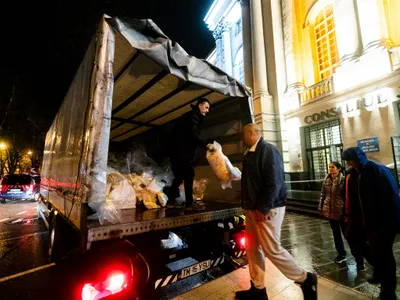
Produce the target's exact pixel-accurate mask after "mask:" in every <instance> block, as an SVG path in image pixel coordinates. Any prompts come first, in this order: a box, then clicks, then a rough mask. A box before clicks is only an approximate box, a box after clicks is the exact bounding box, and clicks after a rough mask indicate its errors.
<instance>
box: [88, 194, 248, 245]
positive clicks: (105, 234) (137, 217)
mask: <svg viewBox="0 0 400 300" xmlns="http://www.w3.org/2000/svg"><path fill="white" fill-rule="evenodd" d="M206 203H207V206H206V209H205V210H203V211H185V210H184V209H178V208H162V209H155V210H147V209H144V208H135V209H126V210H122V223H118V224H104V225H101V224H100V223H99V222H98V221H97V220H88V243H92V242H96V241H101V240H108V239H112V238H120V237H123V236H129V235H134V234H140V233H144V232H150V231H156V230H164V229H170V228H175V227H182V226H187V225H192V224H198V223H204V222H209V221H217V220H223V219H226V218H229V217H233V216H237V215H241V214H242V213H243V209H242V208H241V207H240V205H238V204H233V203H229V202H214V201H213V202H208V201H207V202H206ZM88 246H89V247H90V244H89V245H88Z"/></svg>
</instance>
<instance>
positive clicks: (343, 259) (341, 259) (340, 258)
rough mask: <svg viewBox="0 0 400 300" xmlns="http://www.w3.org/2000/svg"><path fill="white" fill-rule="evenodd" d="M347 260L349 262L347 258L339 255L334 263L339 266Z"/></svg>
mask: <svg viewBox="0 0 400 300" xmlns="http://www.w3.org/2000/svg"><path fill="white" fill-rule="evenodd" d="M346 260H347V257H346V256H342V255H338V256H336V257H335V259H334V260H333V261H334V262H335V263H337V264H341V263H342V262H344V261H346Z"/></svg>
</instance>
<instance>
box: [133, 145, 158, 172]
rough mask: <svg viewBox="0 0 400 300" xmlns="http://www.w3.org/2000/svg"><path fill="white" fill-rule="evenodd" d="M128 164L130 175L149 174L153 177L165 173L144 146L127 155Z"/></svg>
mask: <svg viewBox="0 0 400 300" xmlns="http://www.w3.org/2000/svg"><path fill="white" fill-rule="evenodd" d="M126 164H127V168H128V170H129V173H136V174H138V175H142V174H143V173H147V174H149V175H150V176H152V177H154V176H155V175H158V174H161V173H163V170H162V168H161V167H160V166H159V165H158V164H157V163H156V162H155V161H154V160H153V159H152V158H150V157H149V156H148V155H147V153H146V150H145V148H144V147H143V145H139V146H138V147H136V148H135V149H134V150H133V151H132V152H130V153H128V154H127V155H126Z"/></svg>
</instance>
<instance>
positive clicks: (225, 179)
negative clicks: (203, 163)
mask: <svg viewBox="0 0 400 300" xmlns="http://www.w3.org/2000/svg"><path fill="white" fill-rule="evenodd" d="M206 157H207V160H208V163H209V164H210V166H211V169H212V170H213V171H214V173H215V175H216V176H217V179H218V180H219V181H220V183H221V187H222V189H225V188H227V187H229V188H231V187H232V184H231V182H232V181H237V180H240V179H241V177H242V173H241V172H240V170H239V169H238V168H236V167H234V166H233V165H232V163H231V162H230V161H229V159H228V157H226V156H225V155H224V154H223V153H222V146H221V145H220V144H218V143H217V142H216V141H214V143H213V144H211V147H209V149H208V150H207V155H206Z"/></svg>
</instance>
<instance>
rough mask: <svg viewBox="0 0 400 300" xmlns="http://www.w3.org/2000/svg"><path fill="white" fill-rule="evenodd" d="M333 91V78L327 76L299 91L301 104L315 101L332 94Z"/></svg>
mask: <svg viewBox="0 0 400 300" xmlns="http://www.w3.org/2000/svg"><path fill="white" fill-rule="evenodd" d="M333 93H334V90H333V80H332V77H329V78H327V79H325V80H322V81H320V82H318V83H316V84H314V85H312V86H309V87H307V88H305V89H304V90H303V91H302V92H301V98H300V99H301V100H300V101H301V105H304V104H306V103H309V102H311V101H316V100H318V99H321V98H324V97H326V96H329V95H332V94H333Z"/></svg>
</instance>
